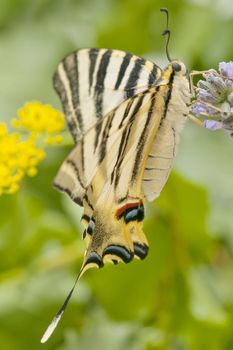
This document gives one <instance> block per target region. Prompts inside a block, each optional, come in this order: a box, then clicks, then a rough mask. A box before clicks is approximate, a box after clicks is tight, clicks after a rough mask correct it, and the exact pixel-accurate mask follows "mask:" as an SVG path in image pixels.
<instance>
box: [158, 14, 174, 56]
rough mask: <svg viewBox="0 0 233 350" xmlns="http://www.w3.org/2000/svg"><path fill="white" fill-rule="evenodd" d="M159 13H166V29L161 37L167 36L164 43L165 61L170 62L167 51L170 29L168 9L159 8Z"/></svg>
mask: <svg viewBox="0 0 233 350" xmlns="http://www.w3.org/2000/svg"><path fill="white" fill-rule="evenodd" d="M160 11H161V12H165V13H166V17H167V24H166V29H165V30H164V31H163V33H162V35H163V36H165V35H167V41H166V55H167V59H168V61H169V62H171V61H172V59H171V57H170V55H169V51H168V45H169V40H170V36H171V31H170V29H168V20H169V13H168V9H167V8H161V9H160Z"/></svg>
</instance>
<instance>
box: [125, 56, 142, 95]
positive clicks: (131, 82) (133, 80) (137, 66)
mask: <svg viewBox="0 0 233 350" xmlns="http://www.w3.org/2000/svg"><path fill="white" fill-rule="evenodd" d="M144 64H145V60H144V59H142V58H138V59H137V60H136V61H135V63H134V67H133V69H132V70H131V72H130V75H129V78H128V80H127V83H126V85H125V88H124V89H125V90H126V96H127V98H129V97H131V96H133V95H134V91H135V89H136V88H137V81H138V79H139V75H140V71H141V69H142V67H143V66H144Z"/></svg>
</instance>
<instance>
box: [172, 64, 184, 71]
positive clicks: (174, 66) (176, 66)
mask: <svg viewBox="0 0 233 350" xmlns="http://www.w3.org/2000/svg"><path fill="white" fill-rule="evenodd" d="M172 68H173V70H174V71H175V72H180V71H181V69H182V67H181V65H180V64H179V63H176V62H175V63H173V64H172Z"/></svg>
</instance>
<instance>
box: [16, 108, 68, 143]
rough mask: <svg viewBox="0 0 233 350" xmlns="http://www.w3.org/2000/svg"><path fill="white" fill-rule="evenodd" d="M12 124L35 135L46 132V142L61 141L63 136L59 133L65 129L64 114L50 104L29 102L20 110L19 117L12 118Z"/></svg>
mask: <svg viewBox="0 0 233 350" xmlns="http://www.w3.org/2000/svg"><path fill="white" fill-rule="evenodd" d="M12 125H13V126H14V127H15V128H22V129H26V130H27V131H29V132H32V133H33V135H38V134H40V135H41V134H44V135H45V138H44V142H45V143H46V144H54V143H61V142H62V136H61V135H57V133H59V132H60V131H62V130H63V129H64V115H63V114H62V113H61V112H59V111H58V110H56V109H54V108H53V107H52V106H50V105H44V104H42V103H40V102H29V103H26V104H25V105H24V106H23V107H22V108H20V109H19V110H18V118H16V119H13V120H12Z"/></svg>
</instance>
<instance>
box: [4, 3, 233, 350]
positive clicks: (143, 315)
mask: <svg viewBox="0 0 233 350" xmlns="http://www.w3.org/2000/svg"><path fill="white" fill-rule="evenodd" d="M165 6H166V7H168V8H169V9H170V15H171V18H170V27H171V30H172V38H171V45H170V52H171V56H172V57H177V58H180V59H181V60H183V61H184V62H185V63H186V65H187V67H188V68H189V69H190V70H191V69H197V70H202V69H209V68H217V67H218V63H219V62H220V61H229V60H231V59H232V57H233V45H232V42H233V3H232V0H222V1H221V0H205V1H204V0H202V1H201V0H186V1H184V0H183V1H182V0H181V1H166V0H164V1H156V0H141V1H139V0H124V1H123V0H83V1H82V0H79V1H78V0H76V1H75V0H73V1H72V0H33V1H32V0H0V115H1V117H0V118H1V121H2V120H5V121H7V120H9V119H10V118H12V117H15V116H16V111H17V109H18V108H19V107H20V106H22V105H23V103H24V102H26V101H30V100H40V101H42V102H44V103H50V104H52V105H53V106H56V107H58V108H61V106H60V102H59V101H58V98H57V96H56V94H55V92H54V91H53V88H52V83H51V77H52V74H53V71H54V70H55V67H56V65H57V63H58V62H59V61H60V60H61V58H62V57H63V56H64V55H66V54H67V53H69V52H71V51H73V50H74V49H76V48H80V47H92V46H94V47H110V48H117V49H123V50H127V51H130V52H133V53H134V54H137V55H143V56H144V57H146V58H149V59H152V60H153V61H155V62H157V63H158V64H159V65H160V66H162V67H164V66H165V65H166V63H167V61H166V57H165V50H164V38H162V36H161V32H162V31H163V29H164V27H165V18H164V15H163V14H161V13H160V11H159V8H160V7H165ZM187 124H188V125H187V127H186V129H185V131H184V133H183V135H182V140H181V144H180V147H179V152H178V156H177V159H176V164H175V167H174V171H173V173H172V175H171V176H170V178H169V181H168V183H167V185H166V187H165V189H164V191H163V192H162V195H161V197H160V198H159V200H157V201H156V202H155V203H153V204H150V205H148V206H147V215H146V220H145V225H144V226H145V232H146V234H147V237H148V240H149V242H150V253H149V256H148V257H147V259H146V260H144V261H142V262H139V261H135V262H132V263H131V264H129V265H123V264H120V265H119V266H118V267H115V266H112V265H107V266H106V267H105V268H104V269H102V270H93V271H90V272H89V273H87V274H86V275H85V277H84V278H83V279H82V281H81V282H80V284H79V287H78V289H77V291H76V292H75V293H74V296H73V298H72V300H71V302H70V305H69V307H68V309H67V311H66V313H65V314H64V317H63V319H62V322H61V323H60V325H59V327H58V328H57V330H56V332H55V333H54V335H53V336H52V338H51V339H50V340H49V341H48V343H46V344H44V345H42V344H40V343H39V340H40V338H41V336H42V334H43V332H44V330H45V328H46V327H47V325H48V324H49V322H50V321H51V319H52V317H53V316H54V314H55V313H56V312H57V310H58V308H59V307H60V306H61V304H62V303H63V301H64V299H65V297H66V295H67V293H68V291H69V290H70V288H71V286H72V284H73V281H74V278H75V276H76V274H77V272H78V270H79V268H80V265H81V262H82V256H83V252H84V244H83V242H82V240H81V235H80V231H81V227H80V224H79V220H80V215H81V209H80V208H79V207H78V206H76V205H74V204H73V203H72V202H71V201H70V200H69V199H68V198H67V197H66V196H65V195H62V194H60V193H58V192H56V191H55V190H54V189H53V188H52V180H53V178H54V176H55V174H56V171H57V170H58V167H59V165H60V164H61V162H62V160H63V159H64V158H65V156H66V155H67V154H68V152H69V150H70V148H71V147H72V146H71V145H70V146H69V147H68V146H66V147H64V146H60V147H56V148H51V149H50V150H49V151H48V152H47V157H46V159H45V160H44V161H43V162H42V163H41V165H40V167H39V173H38V175H37V177H36V178H33V179H26V180H25V181H24V183H23V186H22V188H21V190H20V192H19V193H18V194H17V195H11V196H10V195H4V196H2V197H0V349H7V350H29V349H30V350H32V349H33V350H37V349H42V348H43V349H45V350H46V349H57V350H76V349H80V350H81V349H82V350H87V349H88V350H90V349H95V350H105V349H106V350H109V349H111V350H123V349H124V350H125V349H127V350H141V349H146V350H154V349H159V350H160V349H161V350H162V349H169V350H186V349H187V350H189V349H192V350H196V349H197V350H202V349H203V350H204V349H205V350H206V349H211V350H215V349H216V350H221V349H233V261H232V255H233V215H232V214H233V181H232V178H233V162H232V154H233V152H232V151H233V148H232V146H233V143H232V140H230V138H229V137H228V136H227V135H226V134H223V133H221V132H219V133H218V132H217V133H212V132H210V131H207V130H202V129H201V128H200V127H198V126H196V125H194V124H193V123H192V122H189V123H187Z"/></svg>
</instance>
